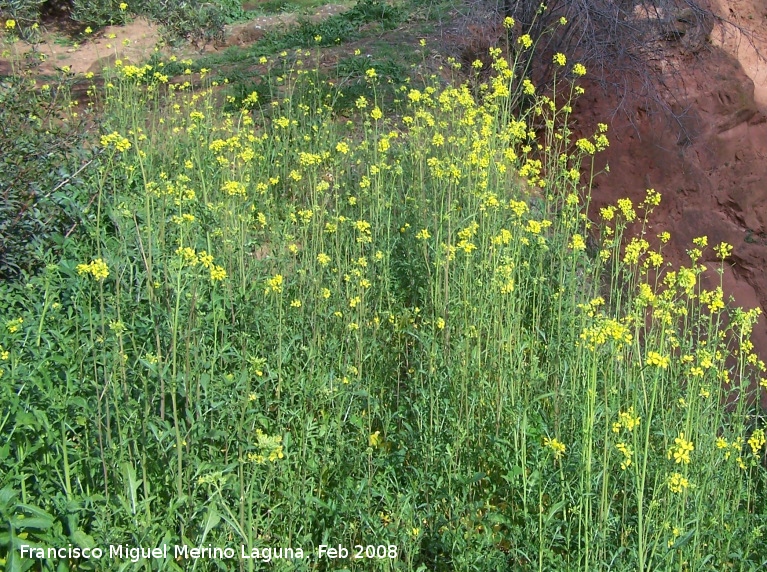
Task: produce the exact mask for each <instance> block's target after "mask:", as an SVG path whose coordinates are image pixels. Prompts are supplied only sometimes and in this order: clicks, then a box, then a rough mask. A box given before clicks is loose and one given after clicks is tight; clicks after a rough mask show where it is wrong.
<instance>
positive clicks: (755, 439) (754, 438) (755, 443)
mask: <svg viewBox="0 0 767 572" xmlns="http://www.w3.org/2000/svg"><path fill="white" fill-rule="evenodd" d="M765 443H767V439H765V437H764V429H757V430H756V431H754V433H753V434H752V435H751V437H750V438H749V440H748V444H749V446H750V447H751V451H752V452H753V453H754V455H758V454H759V451H760V450H761V448H762V447H764V445H765Z"/></svg>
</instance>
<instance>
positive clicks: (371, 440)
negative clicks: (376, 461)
mask: <svg viewBox="0 0 767 572" xmlns="http://www.w3.org/2000/svg"><path fill="white" fill-rule="evenodd" d="M382 443H383V439H382V438H381V432H380V431H376V432H375V433H371V434H370V435H369V436H368V445H369V446H370V447H380V446H381V444H382Z"/></svg>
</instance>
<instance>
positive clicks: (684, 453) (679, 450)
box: [666, 433, 695, 465]
mask: <svg viewBox="0 0 767 572" xmlns="http://www.w3.org/2000/svg"><path fill="white" fill-rule="evenodd" d="M693 450H695V446H694V445H693V444H692V441H688V440H687V439H685V436H684V433H680V434H679V437H677V438H676V439H674V446H673V447H671V448H670V449H669V450H668V453H667V454H666V458H668V459H671V458H672V457H673V458H674V462H675V463H676V464H680V463H683V464H685V465H688V464H689V463H690V453H691V452H692V451H693Z"/></svg>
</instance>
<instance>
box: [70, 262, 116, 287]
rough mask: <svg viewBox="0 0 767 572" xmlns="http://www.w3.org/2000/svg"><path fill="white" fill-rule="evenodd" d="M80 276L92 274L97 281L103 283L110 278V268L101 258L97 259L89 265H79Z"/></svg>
mask: <svg viewBox="0 0 767 572" xmlns="http://www.w3.org/2000/svg"><path fill="white" fill-rule="evenodd" d="M77 273H78V274H90V275H91V276H93V278H94V279H95V280H97V281H98V282H101V281H102V280H104V279H105V278H106V277H107V276H109V267H108V266H107V263H106V262H104V261H103V260H102V259H101V258H96V259H95V260H93V261H92V262H89V263H88V264H78V265H77Z"/></svg>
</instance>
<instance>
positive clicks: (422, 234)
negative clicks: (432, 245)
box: [415, 228, 431, 240]
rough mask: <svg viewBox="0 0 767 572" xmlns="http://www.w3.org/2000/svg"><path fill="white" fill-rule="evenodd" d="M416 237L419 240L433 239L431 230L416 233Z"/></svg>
mask: <svg viewBox="0 0 767 572" xmlns="http://www.w3.org/2000/svg"><path fill="white" fill-rule="evenodd" d="M415 237H416V238H417V239H418V240H428V239H429V238H431V234H430V233H429V229H428V228H424V229H422V230H419V231H418V232H417V233H416V235H415Z"/></svg>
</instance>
